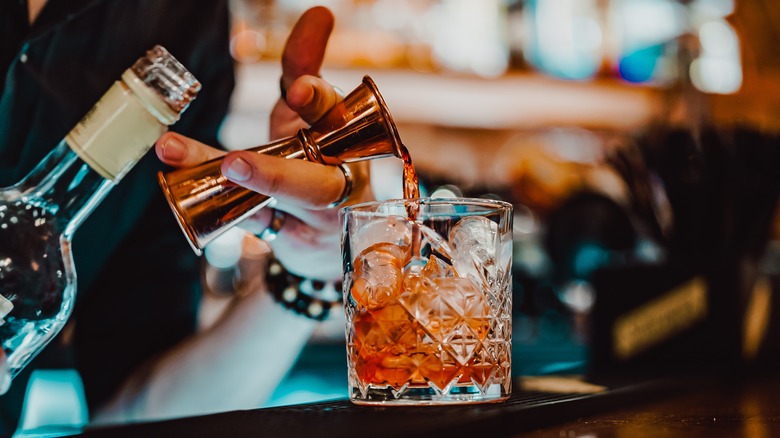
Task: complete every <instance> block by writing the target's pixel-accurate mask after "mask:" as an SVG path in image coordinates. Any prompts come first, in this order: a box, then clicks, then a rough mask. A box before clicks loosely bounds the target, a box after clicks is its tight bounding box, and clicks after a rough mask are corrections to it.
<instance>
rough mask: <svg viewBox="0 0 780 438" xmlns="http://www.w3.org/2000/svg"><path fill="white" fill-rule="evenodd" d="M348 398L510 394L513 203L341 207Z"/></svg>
mask: <svg viewBox="0 0 780 438" xmlns="http://www.w3.org/2000/svg"><path fill="white" fill-rule="evenodd" d="M341 224H342V252H343V261H344V297H345V307H346V313H347V327H346V332H347V355H348V368H349V396H350V399H351V400H352V401H353V402H354V403H357V404H368V405H395V404H397V405H419V404H429V405H442V404H464V403H487V402H499V401H503V400H506V399H507V398H508V397H509V395H510V393H511V389H512V380H511V363H512V361H511V357H512V354H511V345H512V339H511V336H512V296H511V290H512V288H511V284H512V275H511V266H512V206H511V204H508V203H506V202H501V201H493V200H487V199H470V198H447V199H430V198H418V199H404V200H390V201H382V202H371V203H365V204H360V205H355V206H349V207H345V208H343V209H342V210H341Z"/></svg>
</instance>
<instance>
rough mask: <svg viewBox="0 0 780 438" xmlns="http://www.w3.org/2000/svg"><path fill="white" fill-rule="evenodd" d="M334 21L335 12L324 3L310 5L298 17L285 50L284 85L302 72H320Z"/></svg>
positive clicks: (316, 73)
mask: <svg viewBox="0 0 780 438" xmlns="http://www.w3.org/2000/svg"><path fill="white" fill-rule="evenodd" d="M333 24H334V18H333V13H332V12H331V11H330V10H329V9H328V8H326V7H324V6H315V7H313V8H310V9H308V10H306V11H305V12H304V13H303V15H301V16H300V18H298V21H297V22H296V23H295V26H293V29H292V31H291V32H290V36H289V37H288V38H287V41H286V42H285V45H284V51H283V52H282V79H281V80H282V87H283V88H284V89H287V88H288V87H289V86H290V84H291V83H292V82H293V81H294V80H295V79H297V78H298V77H300V76H303V75H312V76H319V74H320V68H321V67H322V61H323V59H324V58H325V49H326V48H327V45H328V38H330V34H331V32H332V31H333Z"/></svg>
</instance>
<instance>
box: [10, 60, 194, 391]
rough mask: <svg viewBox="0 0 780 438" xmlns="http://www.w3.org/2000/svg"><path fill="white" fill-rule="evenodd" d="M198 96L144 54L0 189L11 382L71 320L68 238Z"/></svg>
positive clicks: (171, 66)
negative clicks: (13, 181) (32, 164)
mask: <svg viewBox="0 0 780 438" xmlns="http://www.w3.org/2000/svg"><path fill="white" fill-rule="evenodd" d="M200 86H201V85H200V83H199V82H198V81H197V80H196V79H195V77H194V76H193V75H192V74H191V73H190V72H189V71H187V69H186V68H185V67H184V66H183V65H182V64H181V63H179V61H178V60H176V59H175V58H174V57H173V56H172V55H171V54H170V53H168V51H167V50H166V49H165V48H163V47H161V46H155V47H153V48H152V49H151V50H149V51H147V52H146V53H145V55H144V56H142V57H141V58H139V59H138V60H137V61H136V62H135V63H134V64H133V65H132V66H131V67H130V68H128V69H126V70H125V71H124V73H122V75H121V78H120V79H119V80H117V81H115V82H114V83H113V85H112V86H111V87H110V88H109V89H108V91H106V93H105V94H104V95H103V96H102V97H101V99H100V100H99V101H98V102H97V103H96V104H95V105H94V106H93V107H92V109H91V110H90V111H89V112H87V114H86V115H85V116H84V117H83V118H82V119H81V120H80V121H79V122H78V123H77V124H76V126H75V127H74V128H73V129H72V130H71V131H70V132H69V133H68V134H67V135H66V136H65V138H64V139H63V140H61V141H60V142H59V144H57V145H56V146H55V147H54V149H53V150H52V151H51V152H49V154H48V155H47V156H46V157H45V158H44V159H43V160H42V161H41V162H40V163H39V164H38V165H37V166H36V167H35V168H34V169H33V170H32V171H31V172H30V173H28V174H27V175H26V176H25V177H24V178H22V180H21V181H19V182H17V183H16V184H14V185H12V186H9V187H5V188H2V189H0V343H2V348H3V350H4V351H5V354H6V356H7V361H8V364H9V367H10V370H11V377H12V378H13V377H14V376H16V375H17V374H18V373H19V371H21V370H22V369H23V368H24V367H25V365H27V364H28V363H29V362H30V360H32V359H33V358H34V357H35V356H36V355H37V354H38V353H39V352H40V351H41V350H42V349H43V348H44V347H45V346H46V344H47V343H49V341H51V339H52V338H53V337H54V336H55V335H56V334H57V333H58V332H59V331H60V329H61V328H62V327H63V326H64V325H65V322H66V321H67V319H68V318H69V316H70V314H71V312H72V310H73V305H74V302H75V294H76V270H75V266H74V260H73V257H72V252H71V241H72V238H73V235H74V233H75V232H76V230H77V229H78V228H79V226H80V225H81V224H82V223H83V222H84V220H85V219H86V218H87V217H88V216H89V214H90V213H91V212H92V211H93V210H94V209H95V208H96V207H97V206H98V205H99V204H100V202H101V201H102V200H103V199H104V198H105V197H106V195H107V194H108V193H109V192H110V191H111V189H112V188H113V187H114V185H116V184H117V183H119V182H120V180H121V179H122V177H123V176H124V175H126V174H127V172H128V171H130V169H132V168H133V166H134V165H135V164H136V163H137V162H138V161H139V160H140V159H141V158H142V156H143V155H145V154H146V152H148V150H149V149H150V148H151V147H152V145H153V144H154V142H155V141H156V140H157V138H159V137H160V136H161V135H162V134H163V133H164V132H165V131H166V130H167V129H168V126H170V125H172V124H173V123H175V122H176V121H177V120H178V119H179V117H180V115H181V113H182V112H183V111H184V110H185V109H186V108H187V107H188V106H189V103H190V102H191V101H192V100H193V99H194V98H195V97H196V96H197V93H198V91H199V90H200Z"/></svg>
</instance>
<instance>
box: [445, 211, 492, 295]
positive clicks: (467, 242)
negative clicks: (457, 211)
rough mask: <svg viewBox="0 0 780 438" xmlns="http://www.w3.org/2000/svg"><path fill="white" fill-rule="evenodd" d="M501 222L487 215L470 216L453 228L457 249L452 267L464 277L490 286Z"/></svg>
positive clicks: (452, 240)
mask: <svg viewBox="0 0 780 438" xmlns="http://www.w3.org/2000/svg"><path fill="white" fill-rule="evenodd" d="M497 234H498V225H497V224H496V223H495V222H493V221H491V220H490V219H488V218H485V217H481V216H470V217H466V218H463V219H461V220H460V222H458V223H457V224H455V226H454V227H452V230H450V236H449V243H450V246H451V247H452V250H453V252H454V254H453V256H454V257H453V266H454V267H455V270H457V271H458V272H459V273H460V274H461V276H465V277H470V278H471V279H472V280H474V281H476V282H477V283H478V284H485V285H489V284H490V283H491V281H492V279H494V278H495V276H496V269H497V268H496V238H497V237H496V235H497Z"/></svg>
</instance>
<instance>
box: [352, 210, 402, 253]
mask: <svg viewBox="0 0 780 438" xmlns="http://www.w3.org/2000/svg"><path fill="white" fill-rule="evenodd" d="M382 242H385V243H391V244H393V245H396V246H399V247H401V248H402V249H405V250H406V249H408V248H409V246H410V245H411V243H412V223H411V222H410V221H409V220H408V219H407V218H405V217H400V216H389V217H387V218H382V219H377V220H374V221H371V222H369V223H367V224H365V225H363V226H362V227H360V229H358V230H357V231H356V232H355V233H354V234H352V235H351V236H350V245H351V250H352V254H360V253H362V252H363V251H364V250H365V249H366V248H368V247H370V246H371V245H375V244H377V243H382Z"/></svg>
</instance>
